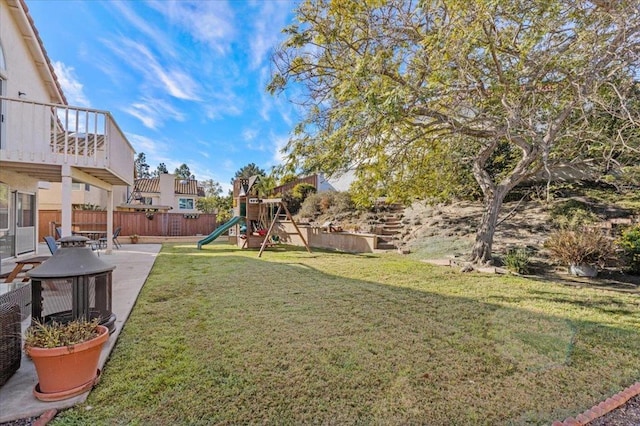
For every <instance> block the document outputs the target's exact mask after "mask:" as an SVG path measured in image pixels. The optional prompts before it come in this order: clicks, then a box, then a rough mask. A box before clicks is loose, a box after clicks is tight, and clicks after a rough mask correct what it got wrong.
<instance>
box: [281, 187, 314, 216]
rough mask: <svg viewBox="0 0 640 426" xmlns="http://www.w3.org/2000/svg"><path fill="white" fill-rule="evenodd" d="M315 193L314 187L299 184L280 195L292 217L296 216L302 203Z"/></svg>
mask: <svg viewBox="0 0 640 426" xmlns="http://www.w3.org/2000/svg"><path fill="white" fill-rule="evenodd" d="M315 193H316V187H315V186H313V185H311V184H308V183H299V184H297V185H296V186H294V187H293V189H292V190H291V191H287V192H285V193H284V194H283V195H282V201H284V203H285V204H286V205H287V208H288V209H289V212H290V213H291V214H292V215H293V214H297V213H298V212H299V211H300V207H301V206H302V203H304V201H305V200H306V199H307V198H309V196H311V195H313V194H315Z"/></svg>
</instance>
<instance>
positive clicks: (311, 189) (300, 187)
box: [291, 183, 316, 203]
mask: <svg viewBox="0 0 640 426" xmlns="http://www.w3.org/2000/svg"><path fill="white" fill-rule="evenodd" d="M315 193H316V187H315V186H313V185H311V184H310V183H299V184H297V185H296V186H294V187H293V189H292V190H291V194H292V195H293V196H294V197H296V198H297V199H299V200H300V202H301V203H302V202H303V201H304V200H305V199H306V198H307V197H308V196H309V195H311V194H315Z"/></svg>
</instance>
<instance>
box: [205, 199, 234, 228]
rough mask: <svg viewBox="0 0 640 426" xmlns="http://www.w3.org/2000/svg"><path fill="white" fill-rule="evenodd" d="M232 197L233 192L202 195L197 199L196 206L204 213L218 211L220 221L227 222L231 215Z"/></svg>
mask: <svg viewBox="0 0 640 426" xmlns="http://www.w3.org/2000/svg"><path fill="white" fill-rule="evenodd" d="M232 198H233V197H232V196H231V194H227V195H226V196H222V195H215V196H212V197H202V198H199V199H197V200H196V208H197V209H198V210H200V211H201V212H203V213H217V215H218V221H219V222H225V221H227V220H229V218H230V217H231V213H230V211H231V209H232V203H233V199H232Z"/></svg>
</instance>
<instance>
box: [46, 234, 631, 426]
mask: <svg viewBox="0 0 640 426" xmlns="http://www.w3.org/2000/svg"><path fill="white" fill-rule="evenodd" d="M639 360H640V298H638V296H634V295H624V294H619V293H613V292H606V291H598V290H591V289H584V288H575V287H565V286H561V285H559V284H555V283H551V282H542V281H535V280H527V279H523V278H517V277H508V276H496V275H483V274H477V273H468V274H462V273H459V272H457V270H455V269H451V268H445V267H435V266H431V265H428V264H425V263H422V262H419V261H416V260H414V259H411V258H409V257H402V256H400V255H396V254H391V253H390V254H381V255H377V254H376V255H350V254H344V253H332V252H315V253H313V254H309V253H307V252H306V251H304V250H300V249H298V248H290V250H289V251H285V250H270V251H266V252H265V253H264V254H263V257H262V258H261V259H259V258H258V257H257V252H256V251H246V250H244V251H242V250H239V249H237V248H235V247H233V246H230V245H227V244H211V245H207V246H204V248H203V250H200V251H199V250H196V249H195V248H194V245H193V244H191V245H178V244H176V245H165V246H164V247H163V248H162V251H161V253H160V254H159V256H158V258H157V261H156V263H155V266H154V267H153V270H152V272H151V275H150V276H149V279H148V280H147V282H146V284H145V286H144V288H143V290H142V293H141V295H140V297H139V299H138V301H137V305H136V306H135V308H134V310H133V313H132V315H131V317H130V319H129V320H128V321H127V323H126V325H125V327H124V330H123V332H122V334H121V335H120V339H119V341H118V343H117V345H116V348H115V350H114V351H113V353H112V356H111V359H110V360H109V362H108V363H107V364H106V366H105V369H104V372H103V375H102V379H101V382H100V383H99V385H98V386H97V387H96V388H95V389H94V391H93V392H92V393H91V394H90V396H89V398H88V400H87V402H86V403H85V404H84V405H82V406H79V407H76V408H75V409H72V410H69V411H66V412H64V413H61V414H60V415H59V416H58V417H57V418H56V420H55V422H54V424H57V425H59V424H83V425H84V424H96V425H97V424H105V425H114V424H127V425H129V424H134V425H135V424H139V425H159V424H193V425H197V424H255V423H261V424H264V423H266V424H308V423H314V424H354V423H359V424H385V425H386V424H437V425H444V424H455V425H464V424H471V425H478V424H488V425H496V424H550V423H551V422H552V421H553V420H562V419H564V418H565V417H567V416H574V415H577V414H578V413H580V412H582V411H584V410H586V409H587V408H590V407H591V406H593V405H594V404H596V403H598V402H600V401H601V400H603V399H605V398H607V397H609V396H611V395H612V394H614V393H616V392H618V391H620V390H622V389H623V388H625V387H627V386H629V385H630V384H632V383H634V382H635V381H637V380H640V361H639Z"/></svg>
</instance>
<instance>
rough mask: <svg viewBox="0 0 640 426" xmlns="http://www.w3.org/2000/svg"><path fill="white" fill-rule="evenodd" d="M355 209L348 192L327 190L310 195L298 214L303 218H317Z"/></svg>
mask: <svg viewBox="0 0 640 426" xmlns="http://www.w3.org/2000/svg"><path fill="white" fill-rule="evenodd" d="M353 209H354V204H353V201H352V200H351V196H350V195H349V193H348V192H338V191H325V192H319V193H317V194H311V195H309V196H308V197H307V198H306V199H305V200H304V202H303V203H302V206H301V208H300V211H299V212H298V214H299V215H300V217H303V218H310V219H315V218H316V217H318V216H320V215H326V214H329V215H339V214H341V213H346V212H351V211H353Z"/></svg>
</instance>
